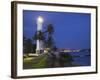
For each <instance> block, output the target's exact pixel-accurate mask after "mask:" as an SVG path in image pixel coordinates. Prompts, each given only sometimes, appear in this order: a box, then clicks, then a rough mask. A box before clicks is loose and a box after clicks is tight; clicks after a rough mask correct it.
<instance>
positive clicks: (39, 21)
mask: <svg viewBox="0 0 100 80" xmlns="http://www.w3.org/2000/svg"><path fill="white" fill-rule="evenodd" d="M42 24H43V18H42V17H41V16H39V17H38V18H37V32H39V31H42ZM42 44H43V42H42V40H39V39H37V44H36V53H40V51H41V49H43V45H42Z"/></svg>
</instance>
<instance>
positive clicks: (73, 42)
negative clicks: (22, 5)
mask: <svg viewBox="0 0 100 80" xmlns="http://www.w3.org/2000/svg"><path fill="white" fill-rule="evenodd" d="M38 16H42V17H43V19H44V23H43V28H44V29H45V28H46V26H47V24H49V23H51V24H52V25H53V26H54V30H55V32H54V36H53V37H54V40H55V43H56V46H57V47H58V48H69V49H83V48H90V34H91V33H90V32H91V31H90V30H91V25H90V24H91V23H90V20H91V15H90V14H89V13H70V12H49V11H48V12H47V11H31V10H23V33H24V36H25V37H27V38H32V36H33V35H34V32H35V31H36V27H37V24H36V19H37V17H38Z"/></svg>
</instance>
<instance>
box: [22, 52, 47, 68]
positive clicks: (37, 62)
mask: <svg viewBox="0 0 100 80" xmlns="http://www.w3.org/2000/svg"><path fill="white" fill-rule="evenodd" d="M46 58H47V55H46V54H43V55H40V56H38V57H26V58H24V59H23V69H34V68H45V67H46Z"/></svg>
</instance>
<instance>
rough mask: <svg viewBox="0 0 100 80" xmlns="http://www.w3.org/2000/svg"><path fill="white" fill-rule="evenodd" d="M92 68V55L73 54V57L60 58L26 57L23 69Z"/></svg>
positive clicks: (45, 56)
mask: <svg viewBox="0 0 100 80" xmlns="http://www.w3.org/2000/svg"><path fill="white" fill-rule="evenodd" d="M75 66H90V55H89V54H88V53H86V52H85V53H84V54H82V53H80V54H77V53H71V55H69V54H67V55H63V56H62V55H61V56H60V57H59V58H56V57H55V56H52V57H51V55H48V54H42V55H39V56H37V57H33V56H32V57H29V56H27V57H24V59H23V69H34V68H54V67H75Z"/></svg>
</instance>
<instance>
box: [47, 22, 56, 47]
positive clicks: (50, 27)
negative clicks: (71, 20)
mask: <svg viewBox="0 0 100 80" xmlns="http://www.w3.org/2000/svg"><path fill="white" fill-rule="evenodd" d="M46 31H47V32H48V37H47V41H46V46H47V47H49V48H53V46H54V39H53V36H52V35H53V33H54V28H53V25H52V24H48V25H47V30H46Z"/></svg>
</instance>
